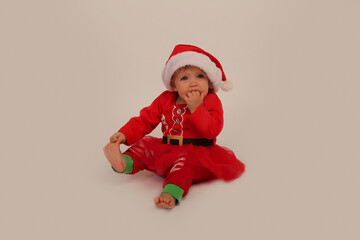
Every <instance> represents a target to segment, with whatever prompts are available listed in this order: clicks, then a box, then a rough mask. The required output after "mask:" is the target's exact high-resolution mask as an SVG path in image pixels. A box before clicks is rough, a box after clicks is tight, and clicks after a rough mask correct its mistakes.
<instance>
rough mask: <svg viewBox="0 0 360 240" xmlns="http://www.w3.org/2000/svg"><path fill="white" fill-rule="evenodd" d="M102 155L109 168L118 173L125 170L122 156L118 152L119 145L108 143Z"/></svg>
mask: <svg viewBox="0 0 360 240" xmlns="http://www.w3.org/2000/svg"><path fill="white" fill-rule="evenodd" d="M104 153H105V156H106V158H107V159H108V161H109V162H110V164H111V166H112V167H113V168H114V169H115V170H116V171H118V172H124V171H125V169H126V166H125V160H124V157H123V154H122V153H121V151H120V144H119V143H108V144H107V145H106V146H105V147H104Z"/></svg>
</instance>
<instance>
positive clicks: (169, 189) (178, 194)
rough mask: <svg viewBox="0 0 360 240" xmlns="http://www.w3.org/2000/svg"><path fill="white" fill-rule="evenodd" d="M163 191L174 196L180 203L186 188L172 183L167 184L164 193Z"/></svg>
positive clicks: (177, 202)
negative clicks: (183, 188)
mask: <svg viewBox="0 0 360 240" xmlns="http://www.w3.org/2000/svg"><path fill="white" fill-rule="evenodd" d="M163 192H165V193H168V194H170V195H171V196H173V197H174V198H175V199H176V204H180V202H181V199H182V196H183V194H184V190H182V189H181V188H180V187H179V186H177V185H175V184H171V183H169V184H166V186H165V187H164V190H163V191H162V193H163Z"/></svg>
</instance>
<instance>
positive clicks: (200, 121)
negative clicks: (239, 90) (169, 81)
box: [119, 91, 245, 201]
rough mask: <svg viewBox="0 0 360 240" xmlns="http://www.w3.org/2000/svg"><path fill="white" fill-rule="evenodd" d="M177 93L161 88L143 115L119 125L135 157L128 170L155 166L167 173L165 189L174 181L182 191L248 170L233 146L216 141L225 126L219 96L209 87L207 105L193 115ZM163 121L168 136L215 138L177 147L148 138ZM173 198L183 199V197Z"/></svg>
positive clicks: (206, 98) (131, 155)
mask: <svg viewBox="0 0 360 240" xmlns="http://www.w3.org/2000/svg"><path fill="white" fill-rule="evenodd" d="M176 98H177V93H176V92H170V91H165V92H163V93H162V94H160V96H158V97H157V98H156V99H155V100H154V101H153V103H152V104H151V105H150V106H148V107H145V108H143V109H142V110H141V111H140V116H138V117H133V118H131V119H130V120H129V122H128V123H127V124H126V125H125V126H123V127H122V128H121V129H120V130H119V132H122V133H123V134H124V135H125V136H126V140H127V142H126V144H127V145H131V147H130V148H129V149H128V150H127V151H125V152H124V155H129V156H130V157H131V159H132V161H133V166H132V171H131V172H127V173H130V174H135V173H137V172H139V171H141V170H144V169H147V170H149V171H152V172H154V173H156V174H158V175H160V176H163V177H164V178H165V181H164V188H165V189H166V188H167V186H173V185H175V186H177V187H180V189H181V190H182V191H183V195H184V196H185V195H186V194H187V193H188V190H189V187H190V185H191V183H193V182H199V181H204V180H208V179H211V178H221V179H223V180H225V181H230V180H233V179H235V178H238V177H239V176H240V175H241V174H242V173H243V172H244V170H245V165H244V164H243V163H242V162H240V161H239V160H238V159H237V158H236V156H235V155H234V153H233V152H232V151H231V150H230V149H227V148H225V147H221V146H219V145H217V144H216V137H217V136H218V135H219V133H220V132H221V130H222V128H223V109H222V105H221V101H220V99H219V98H218V97H217V95H216V94H215V93H214V92H209V94H208V95H207V96H206V97H205V98H204V101H203V104H202V105H201V106H199V107H198V108H197V109H196V110H195V111H194V112H193V113H192V114H191V113H190V111H189V110H188V109H187V106H186V104H178V105H177V104H176ZM160 122H161V123H162V128H161V129H162V132H163V135H164V136H169V135H176V136H182V137H183V138H184V139H204V138H205V139H213V140H214V144H212V145H210V146H199V145H194V144H184V145H182V146H177V145H170V144H164V143H163V140H162V139H159V138H154V137H150V136H146V137H144V136H145V135H147V134H149V133H150V132H152V131H153V130H154V129H155V128H156V127H157V125H158V124H159V123H160ZM127 168H128V166H127ZM125 172H126V171H125ZM164 191H165V190H164ZM180 195H182V194H180ZM174 197H175V198H176V199H177V200H178V201H180V200H181V196H174Z"/></svg>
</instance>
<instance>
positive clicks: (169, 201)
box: [154, 193, 175, 208]
mask: <svg viewBox="0 0 360 240" xmlns="http://www.w3.org/2000/svg"><path fill="white" fill-rule="evenodd" d="M154 202H155V204H156V206H157V207H158V208H173V207H174V206H175V198H174V197H173V196H171V195H170V194H169V193H161V195H160V197H156V198H154Z"/></svg>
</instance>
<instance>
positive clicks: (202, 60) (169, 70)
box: [162, 44, 232, 92]
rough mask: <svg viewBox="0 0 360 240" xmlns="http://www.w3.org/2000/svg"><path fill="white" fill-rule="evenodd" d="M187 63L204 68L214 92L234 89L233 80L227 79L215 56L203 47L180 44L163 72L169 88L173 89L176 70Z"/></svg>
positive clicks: (163, 77)
mask: <svg viewBox="0 0 360 240" xmlns="http://www.w3.org/2000/svg"><path fill="white" fill-rule="evenodd" d="M187 65H191V66H195V67H198V68H200V69H201V70H203V71H204V72H205V73H206V74H207V76H208V77H209V80H210V81H211V83H212V85H213V89H214V92H217V91H219V89H220V88H221V89H222V90H223V91H230V90H231V89H232V84H231V82H230V81H229V80H226V76H225V73H224V71H223V69H222V66H221V64H220V62H219V61H218V60H217V59H216V58H215V57H214V56H212V55H211V54H210V53H208V52H205V51H204V50H202V49H201V48H198V47H195V46H191V45H184V44H180V45H177V46H175V48H174V50H173V52H172V53H171V55H170V57H169V59H168V60H167V62H166V64H165V67H164V70H163V72H162V80H163V82H164V84H165V86H166V88H167V89H168V90H170V91H173V89H172V87H171V86H170V81H171V77H172V75H173V74H174V72H175V71H176V70H177V69H179V68H181V67H184V66H187Z"/></svg>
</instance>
